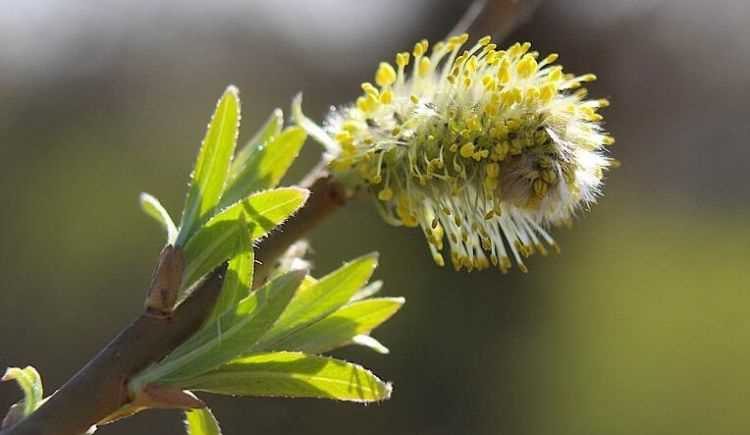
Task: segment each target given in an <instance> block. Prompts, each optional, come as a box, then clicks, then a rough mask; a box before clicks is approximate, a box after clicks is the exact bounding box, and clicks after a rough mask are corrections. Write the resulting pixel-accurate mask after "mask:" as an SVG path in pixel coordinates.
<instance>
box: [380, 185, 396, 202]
mask: <svg viewBox="0 0 750 435" xmlns="http://www.w3.org/2000/svg"><path fill="white" fill-rule="evenodd" d="M378 199H379V200H381V201H390V200H392V199H393V190H391V188H390V187H386V188H385V189H383V190H381V191H380V192H378Z"/></svg>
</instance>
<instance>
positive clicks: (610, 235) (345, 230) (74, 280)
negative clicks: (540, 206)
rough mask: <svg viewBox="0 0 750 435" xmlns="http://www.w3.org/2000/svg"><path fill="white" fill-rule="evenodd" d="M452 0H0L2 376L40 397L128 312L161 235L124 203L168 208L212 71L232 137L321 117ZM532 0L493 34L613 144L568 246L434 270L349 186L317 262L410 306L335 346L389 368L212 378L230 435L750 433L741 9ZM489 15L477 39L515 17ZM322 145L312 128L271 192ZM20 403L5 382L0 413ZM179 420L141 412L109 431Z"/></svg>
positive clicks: (746, 55) (670, 0)
mask: <svg viewBox="0 0 750 435" xmlns="http://www.w3.org/2000/svg"><path fill="white" fill-rule="evenodd" d="M499 2H500V3H503V1H502V0H499ZM468 3H469V2H466V1H455V0H441V1H436V0H410V1H400V0H380V1H377V2H374V1H373V2H352V1H346V0H325V1H305V0H288V1H277V2H271V1H260V0H227V1H216V2H206V1H198V0H193V1H162V2H152V1H148V0H138V1H111V2H91V1H84V0H78V1H71V0H30V1H26V2H7V3H3V4H2V7H0V41H2V44H0V165H1V167H2V169H1V170H0V197H1V198H2V201H0V211H1V212H0V277H2V278H1V279H0V366H5V365H26V364H33V365H35V366H36V367H37V368H38V369H39V370H40V371H41V373H42V375H43V377H44V379H45V384H46V386H47V388H48V389H49V390H50V391H51V390H52V389H53V388H55V387H57V386H59V385H61V384H62V383H63V382H64V381H65V380H66V379H67V378H68V377H69V376H70V375H71V374H72V373H73V372H74V371H75V370H77V369H78V368H79V367H80V366H82V365H83V363H85V362H86V361H87V360H88V359H89V358H90V357H91V356H92V355H93V354H94V353H95V352H96V351H97V350H98V349H99V348H101V347H102V346H103V345H104V344H105V343H106V342H107V341H108V339H109V338H110V337H112V336H113V335H114V334H115V333H116V332H117V331H118V330H119V329H120V328H121V327H122V326H123V325H125V324H126V322H128V321H129V320H130V319H131V318H132V317H134V316H135V315H136V314H137V313H138V311H139V309H140V308H141V306H142V303H143V292H144V289H145V287H146V285H147V283H148V281H149V278H150V274H151V268H152V266H153V264H154V261H155V259H156V257H157V254H158V251H159V249H160V247H161V244H162V242H163V236H162V234H161V230H160V228H158V227H157V225H155V224H154V223H153V222H151V221H150V220H149V219H148V218H147V217H146V216H145V215H143V214H142V213H141V212H140V210H139V207H138V203H137V197H138V193H139V192H141V191H148V192H150V193H153V194H155V195H156V196H158V197H159V198H160V199H161V200H162V202H163V203H165V204H166V206H167V207H168V209H169V210H170V211H171V212H172V213H173V214H177V213H178V212H179V209H180V207H181V205H182V201H183V192H184V188H185V185H186V182H187V175H188V173H189V172H190V170H191V166H192V161H193V158H194V154H195V151H196V150H197V147H198V144H199V142H200V139H201V138H202V135H203V133H204V128H205V124H206V122H207V120H208V117H209V115H210V112H211V110H212V108H213V105H214V103H215V100H216V99H217V98H218V96H219V95H220V94H221V92H222V91H223V89H224V88H225V86H226V85H227V84H229V83H234V84H236V85H238V86H239V88H240V89H241V91H242V97H243V128H242V133H241V140H246V139H248V138H249V137H250V135H251V133H252V132H253V131H254V128H255V127H256V126H258V125H259V124H260V122H261V121H262V120H263V119H264V118H265V117H266V116H267V114H268V113H269V112H270V111H271V110H272V109H273V108H274V107H282V108H284V109H286V108H287V107H288V104H289V101H290V99H291V97H292V96H293V95H294V94H295V93H296V92H298V91H300V90H303V91H304V92H305V107H306V111H307V112H308V114H309V115H312V116H314V117H315V118H317V119H321V117H322V116H323V115H324V114H325V112H326V110H327V108H328V106H329V105H331V104H339V103H345V102H347V101H349V100H351V99H352V98H354V97H355V96H356V95H357V94H358V92H359V83H360V82H361V81H364V80H369V79H370V77H371V75H372V73H373V72H374V69H375V67H376V65H377V62H378V61H380V60H383V59H391V57H392V56H393V54H394V53H395V52H396V51H400V50H403V49H409V48H410V47H411V46H412V45H413V43H414V42H415V41H417V40H419V39H420V38H422V37H428V38H430V39H431V40H433V41H434V40H436V39H439V38H442V37H443V36H444V35H445V34H446V33H447V32H448V31H449V30H450V29H451V28H452V26H453V25H454V24H455V22H456V21H457V20H458V18H459V17H460V16H461V15H462V14H463V12H464V10H466V8H467V6H468ZM506 3H507V2H506ZM540 3H541V4H540V6H539V8H538V9H537V10H536V12H535V13H534V14H533V15H532V16H530V17H529V20H528V21H526V22H525V23H523V24H521V25H520V26H517V27H516V28H515V30H514V31H513V32H512V33H511V35H510V36H509V37H508V38H507V39H506V42H508V43H510V42H513V41H515V40H530V41H532V42H533V43H534V45H535V46H536V48H537V49H539V50H540V51H542V52H543V53H547V52H551V51H555V52H559V53H560V55H561V61H562V62H563V64H564V65H565V66H566V69H567V70H569V71H573V72H578V73H583V72H589V71H591V72H596V73H597V74H598V75H599V77H600V80H599V81H598V82H596V83H594V84H593V85H592V86H591V87H590V88H591V90H592V94H593V95H595V96H600V97H608V98H610V99H611V100H612V103H613V104H612V107H611V108H610V109H608V111H607V113H606V119H607V125H608V128H609V129H610V130H611V131H612V132H613V133H614V135H615V136H616V137H617V139H618V143H617V145H615V146H614V147H613V149H612V150H613V154H614V156H615V157H617V158H618V159H619V160H621V161H622V162H623V166H622V168H621V169H618V170H616V171H613V172H611V173H610V176H609V179H608V183H607V187H606V195H605V196H604V197H603V198H602V200H601V201H600V204H598V205H596V206H595V207H593V209H592V211H591V213H588V214H585V215H584V216H582V217H581V218H580V219H579V220H578V221H577V223H576V225H575V226H574V227H573V228H572V229H565V228H563V229H558V230H556V231H555V236H556V238H557V239H558V241H559V243H560V244H561V246H562V249H563V255H561V256H552V257H548V258H541V257H540V258H532V259H531V261H530V264H529V266H530V269H531V272H530V273H529V274H528V275H524V274H521V273H520V272H518V271H517V270H516V271H513V272H512V273H510V274H508V275H501V274H499V273H497V272H483V273H473V274H464V273H455V272H452V271H450V270H440V269H438V268H436V267H435V266H434V265H433V264H432V262H431V259H430V256H429V255H428V253H427V249H426V248H425V246H424V241H423V239H422V236H421V234H420V233H419V232H418V231H414V230H412V231H408V230H403V229H398V228H391V227H388V226H386V225H385V224H384V223H383V222H382V221H381V220H380V219H379V218H378V216H377V215H376V213H375V212H374V210H373V209H372V208H371V204H369V203H367V202H361V203H355V204H352V205H351V206H350V207H348V208H347V209H346V210H343V211H341V212H339V213H338V214H337V215H335V216H334V217H333V218H332V219H330V220H329V221H328V222H326V223H325V224H323V225H322V226H321V227H319V228H318V229H317V230H316V231H315V233H314V234H312V236H311V240H312V243H313V245H314V247H315V254H314V256H313V260H314V262H315V266H316V269H315V270H316V273H318V274H323V273H325V272H327V271H329V270H331V269H332V268H334V267H336V266H337V265H338V264H340V263H341V262H342V261H343V260H345V259H348V258H352V257H354V256H358V255H360V254H362V253H365V252H368V251H372V250H377V251H380V252H381V254H382V257H381V258H382V261H381V266H380V268H379V270H378V272H377V277H378V278H380V279H383V280H385V282H386V286H385V294H387V295H394V296H395V295H403V296H405V297H406V298H407V301H408V302H407V304H406V306H405V308H404V309H403V310H402V312H401V313H400V314H399V315H397V316H396V317H395V318H394V319H393V320H392V321H390V322H388V323H387V324H386V325H384V326H383V327H382V328H381V329H379V330H378V331H376V334H375V335H376V336H377V337H378V338H380V339H381V340H382V341H383V342H384V343H386V344H387V345H389V347H390V348H391V351H392V354H391V355H388V356H383V355H378V354H374V353H372V352H369V351H367V350H363V349H347V350H344V351H341V352H339V353H338V354H339V356H342V357H345V358H350V359H353V360H356V361H359V362H362V363H364V364H365V365H366V366H368V367H371V368H373V369H374V370H375V371H376V372H377V373H378V374H380V375H381V376H382V377H383V378H385V379H388V380H391V381H394V382H395V386H396V389H395V394H394V396H393V399H392V400H390V401H388V402H386V403H383V404H378V405H371V406H368V407H362V406H357V405H352V404H341V403H332V402H323V401H315V400H299V401H292V400H281V399H279V400H276V399H234V400H228V399H225V398H221V397H212V396H209V397H208V398H207V401H208V402H209V404H210V405H211V406H212V407H213V408H214V411H215V413H216V415H217V416H218V417H219V419H220V420H221V421H222V423H223V426H224V429H225V433H226V434H228V435H233V434H266V435H272V434H292V433H293V434H320V433H327V434H352V433H356V434H373V435H374V434H379V435H380V434H434V435H441V434H445V435H453V434H488V435H489V434H514V435H525V434H528V435H551V434H555V435H567V434H569V435H579V434H608V435H614V434H633V433H638V434H644V435H645V434H713V435H720V434H741V433H750V369H749V368H750V281H749V280H748V274H747V270H748V265H749V264H750V228H748V221H749V218H750V205H749V203H750V201H748V200H750V183H749V182H748V174H749V173H750V163H749V162H750V144H749V143H748V138H750V121H748V118H749V116H748V115H750V112H749V111H748V101H750V43H749V41H750V3H748V2H747V1H746V0H715V1H712V2H704V1H700V0H628V1H624V0H542V1H541V2H540ZM489 15H491V14H489ZM489 15H487V16H484V17H483V21H482V24H481V27H482V29H480V30H479V31H480V32H482V33H491V32H493V31H495V30H499V29H500V28H501V27H503V26H505V24H507V23H505V24H503V23H501V22H500V18H501V17H500V18H497V20H496V18H493V17H490V16H489ZM499 15H502V14H499ZM475 36H476V37H479V36H481V35H479V34H477V35H475ZM319 152H320V148H319V147H318V145H317V144H315V143H313V142H309V143H308V144H307V145H306V149H305V151H304V153H303V156H302V158H301V159H300V161H299V162H298V163H297V164H296V165H295V167H294V168H293V171H292V174H291V175H292V176H291V177H290V178H288V179H287V183H293V182H295V180H296V177H298V176H300V175H301V174H303V173H304V171H305V169H307V168H309V167H310V166H311V165H312V164H314V162H315V160H316V158H317V155H318V154H319ZM18 396H19V394H18V391H17V390H16V387H15V386H14V385H11V384H3V385H0V409H3V410H4V409H6V408H7V406H9V405H10V404H11V403H12V402H13V401H15V400H17V398H18ZM181 426H182V423H181V417H180V415H179V414H178V413H175V412H149V413H144V414H142V415H139V416H137V417H135V418H132V419H129V420H127V421H125V422H122V423H118V424H116V425H112V426H108V427H105V428H102V429H101V433H102V434H112V435H117V434H145V433H148V434H179V433H181V432H182V429H181Z"/></svg>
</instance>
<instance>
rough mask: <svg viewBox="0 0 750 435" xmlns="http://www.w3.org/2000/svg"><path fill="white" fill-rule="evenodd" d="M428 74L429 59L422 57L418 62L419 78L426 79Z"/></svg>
mask: <svg viewBox="0 0 750 435" xmlns="http://www.w3.org/2000/svg"><path fill="white" fill-rule="evenodd" d="M429 72H430V59H429V58H427V57H423V58H422V60H420V61H419V76H420V77H427V74H428V73H429Z"/></svg>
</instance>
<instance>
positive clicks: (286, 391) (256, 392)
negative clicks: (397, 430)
mask: <svg viewBox="0 0 750 435" xmlns="http://www.w3.org/2000/svg"><path fill="white" fill-rule="evenodd" d="M187 388H190V389H192V390H200V391H207V392H210V393H218V394H230V395H242V396H264V397H311V398H319V399H334V400H346V401H353V402H374V401H380V400H385V399H388V398H390V396H391V391H392V388H391V385H390V384H388V383H386V382H383V381H381V380H380V379H378V378H377V377H376V376H375V375H374V374H372V372H370V371H369V370H367V369H365V368H363V367H361V366H358V365H356V364H352V363H349V362H346V361H341V360H336V359H333V358H327V357H322V356H311V355H305V354H303V353H300V352H275V353H263V354H257V355H251V356H247V357H244V358H240V359H236V360H234V361H232V362H230V363H228V364H226V365H224V366H222V367H221V368H219V369H217V370H214V371H212V372H209V373H206V374H205V375H202V376H199V377H197V378H195V379H192V380H191V381H190V382H188V386H187Z"/></svg>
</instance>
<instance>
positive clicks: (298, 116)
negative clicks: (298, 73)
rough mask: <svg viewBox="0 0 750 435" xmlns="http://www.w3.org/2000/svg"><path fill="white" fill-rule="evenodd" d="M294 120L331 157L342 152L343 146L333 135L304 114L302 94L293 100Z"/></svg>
mask: <svg viewBox="0 0 750 435" xmlns="http://www.w3.org/2000/svg"><path fill="white" fill-rule="evenodd" d="M292 118H293V119H294V122H296V123H297V125H299V126H300V127H302V128H304V129H305V131H306V132H307V134H309V135H310V136H311V137H312V138H313V139H315V141H316V142H318V143H320V144H321V145H323V147H324V148H325V149H326V151H327V152H328V154H329V155H334V156H335V155H338V154H339V153H340V152H341V145H339V143H338V142H336V141H335V140H334V139H333V138H332V137H331V135H329V134H328V133H326V131H325V130H323V129H322V128H320V127H319V126H318V125H317V124H315V123H314V122H313V121H311V120H310V119H309V118H308V117H306V116H305V114H304V113H302V94H301V93H300V94H297V96H295V97H294V100H292Z"/></svg>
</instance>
